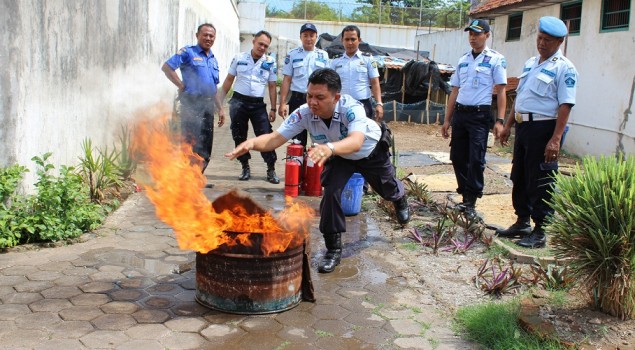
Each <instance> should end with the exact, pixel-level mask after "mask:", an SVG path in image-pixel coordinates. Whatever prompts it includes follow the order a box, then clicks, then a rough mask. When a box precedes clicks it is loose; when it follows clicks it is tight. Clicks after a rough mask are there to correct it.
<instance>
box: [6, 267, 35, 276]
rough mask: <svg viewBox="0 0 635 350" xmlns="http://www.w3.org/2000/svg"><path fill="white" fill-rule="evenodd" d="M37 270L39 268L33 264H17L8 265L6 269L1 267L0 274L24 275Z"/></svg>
mask: <svg viewBox="0 0 635 350" xmlns="http://www.w3.org/2000/svg"><path fill="white" fill-rule="evenodd" d="M37 271H39V270H38V268H37V267H35V266H24V265H22V266H21V265H17V266H10V267H7V268H6V269H3V270H2V274H3V275H5V276H24V275H28V274H30V273H33V272H37Z"/></svg>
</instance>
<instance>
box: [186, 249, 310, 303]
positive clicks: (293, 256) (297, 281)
mask: <svg viewBox="0 0 635 350" xmlns="http://www.w3.org/2000/svg"><path fill="white" fill-rule="evenodd" d="M302 254H303V247H302V246H300V247H298V248H294V249H290V250H287V251H286V252H283V253H277V254H271V255H269V256H264V255H254V254H238V253H227V252H218V251H210V252H208V253H206V254H202V253H196V301H198V302H199V303H200V304H202V305H204V306H207V307H210V308H212V309H215V310H218V311H224V312H229V313H235V314H268V313H274V312H280V311H285V310H288V309H291V308H293V307H295V306H297V305H298V304H299V303H300V300H301V299H302V298H301V297H302V292H301V283H302Z"/></svg>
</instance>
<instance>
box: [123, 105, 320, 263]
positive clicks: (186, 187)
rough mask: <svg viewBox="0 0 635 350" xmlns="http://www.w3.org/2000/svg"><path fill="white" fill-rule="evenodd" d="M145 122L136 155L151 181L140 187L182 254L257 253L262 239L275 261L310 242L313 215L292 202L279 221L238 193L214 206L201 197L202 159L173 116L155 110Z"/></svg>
mask: <svg viewBox="0 0 635 350" xmlns="http://www.w3.org/2000/svg"><path fill="white" fill-rule="evenodd" d="M140 117H141V118H139V121H138V122H137V123H136V125H135V126H134V128H133V130H134V131H133V141H132V150H131V151H132V154H133V155H135V157H136V158H137V159H138V161H139V163H140V167H139V168H142V169H144V170H145V173H146V174H142V175H147V176H146V178H147V180H145V181H140V182H141V183H142V185H143V187H144V189H145V190H146V193H147V196H148V198H149V199H150V201H151V202H152V203H153V204H154V205H155V207H156V213H157V216H158V217H159V219H161V220H162V221H163V222H165V223H166V224H168V225H170V226H171V227H172V228H173V229H174V233H175V235H176V239H177V242H178V244H179V247H180V248H181V249H191V250H195V251H197V252H200V253H207V252H209V251H211V250H214V249H217V248H219V247H221V246H222V247H233V246H235V245H237V244H240V245H243V246H246V247H252V246H253V245H254V240H253V235H254V234H258V235H262V239H261V240H260V247H259V249H260V250H261V252H262V254H264V255H270V254H274V253H280V252H284V251H286V250H287V249H290V248H295V247H298V246H300V245H302V243H303V242H304V241H305V240H306V239H307V238H308V237H309V227H310V225H311V221H312V219H313V217H314V211H313V209H312V208H310V207H308V206H307V205H306V204H304V203H301V202H294V201H293V200H292V199H291V197H287V198H286V206H285V209H284V210H282V211H281V212H280V213H279V214H278V215H277V218H276V217H274V215H273V214H272V213H271V212H269V211H266V210H264V209H262V208H261V207H260V206H258V204H256V203H254V202H253V201H252V200H251V199H250V198H249V197H248V196H246V195H244V194H242V193H240V192H238V191H235V190H234V191H230V192H229V193H227V194H225V195H223V196H221V197H219V198H218V199H216V200H215V201H214V203H211V202H210V201H209V199H207V197H206V196H205V195H204V194H203V192H202V189H203V187H204V186H205V183H206V179H205V176H204V175H203V174H202V173H201V164H202V159H201V158H200V157H199V156H198V155H197V154H195V153H193V152H192V147H191V145H188V144H187V143H184V142H181V140H180V138H179V137H178V134H177V133H175V132H173V131H171V130H172V128H171V124H170V123H171V122H172V121H171V110H169V108H167V106H155V107H153V108H152V109H150V110H149V111H147V112H146V113H144V115H142V116H140ZM231 233H235V234H231ZM254 248H258V247H254Z"/></svg>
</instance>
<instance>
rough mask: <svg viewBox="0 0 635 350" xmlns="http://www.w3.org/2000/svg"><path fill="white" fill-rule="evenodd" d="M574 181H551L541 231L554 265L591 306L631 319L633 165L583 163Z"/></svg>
mask: <svg viewBox="0 0 635 350" xmlns="http://www.w3.org/2000/svg"><path fill="white" fill-rule="evenodd" d="M582 167H583V169H584V170H582V168H580V166H579V165H578V166H577V167H576V169H575V172H576V176H571V177H569V176H565V175H562V174H559V175H556V176H555V178H556V186H555V187H554V188H555V190H554V193H553V197H552V199H551V201H550V205H551V207H552V208H553V209H554V210H555V215H554V216H553V217H552V218H551V220H550V223H549V225H548V227H547V230H548V232H549V233H550V234H551V235H552V240H551V242H552V244H553V251H554V252H555V255H556V257H557V258H558V259H568V262H567V265H568V266H569V268H570V269H571V271H572V273H573V276H574V278H576V279H577V280H578V282H581V283H582V285H584V286H587V288H588V291H589V293H590V296H591V297H592V299H593V302H594V303H595V305H596V306H597V307H598V308H599V309H600V310H602V311H604V312H606V313H609V314H611V315H613V316H617V317H620V318H621V319H626V318H633V317H634V316H635V276H634V274H635V225H634V223H635V171H634V169H635V159H634V158H633V157H632V156H629V157H628V158H627V159H624V157H623V156H622V155H618V156H615V157H600V158H599V159H597V160H596V159H594V158H592V157H586V158H584V159H583V161H582Z"/></svg>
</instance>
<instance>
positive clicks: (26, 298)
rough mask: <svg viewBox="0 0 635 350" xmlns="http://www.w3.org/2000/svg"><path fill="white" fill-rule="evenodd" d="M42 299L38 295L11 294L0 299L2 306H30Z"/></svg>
mask: <svg viewBox="0 0 635 350" xmlns="http://www.w3.org/2000/svg"><path fill="white" fill-rule="evenodd" d="M40 299H42V295H41V294H40V293H11V294H7V295H3V296H1V297H0V301H2V303H4V304H30V303H32V302H34V301H38V300H40Z"/></svg>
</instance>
